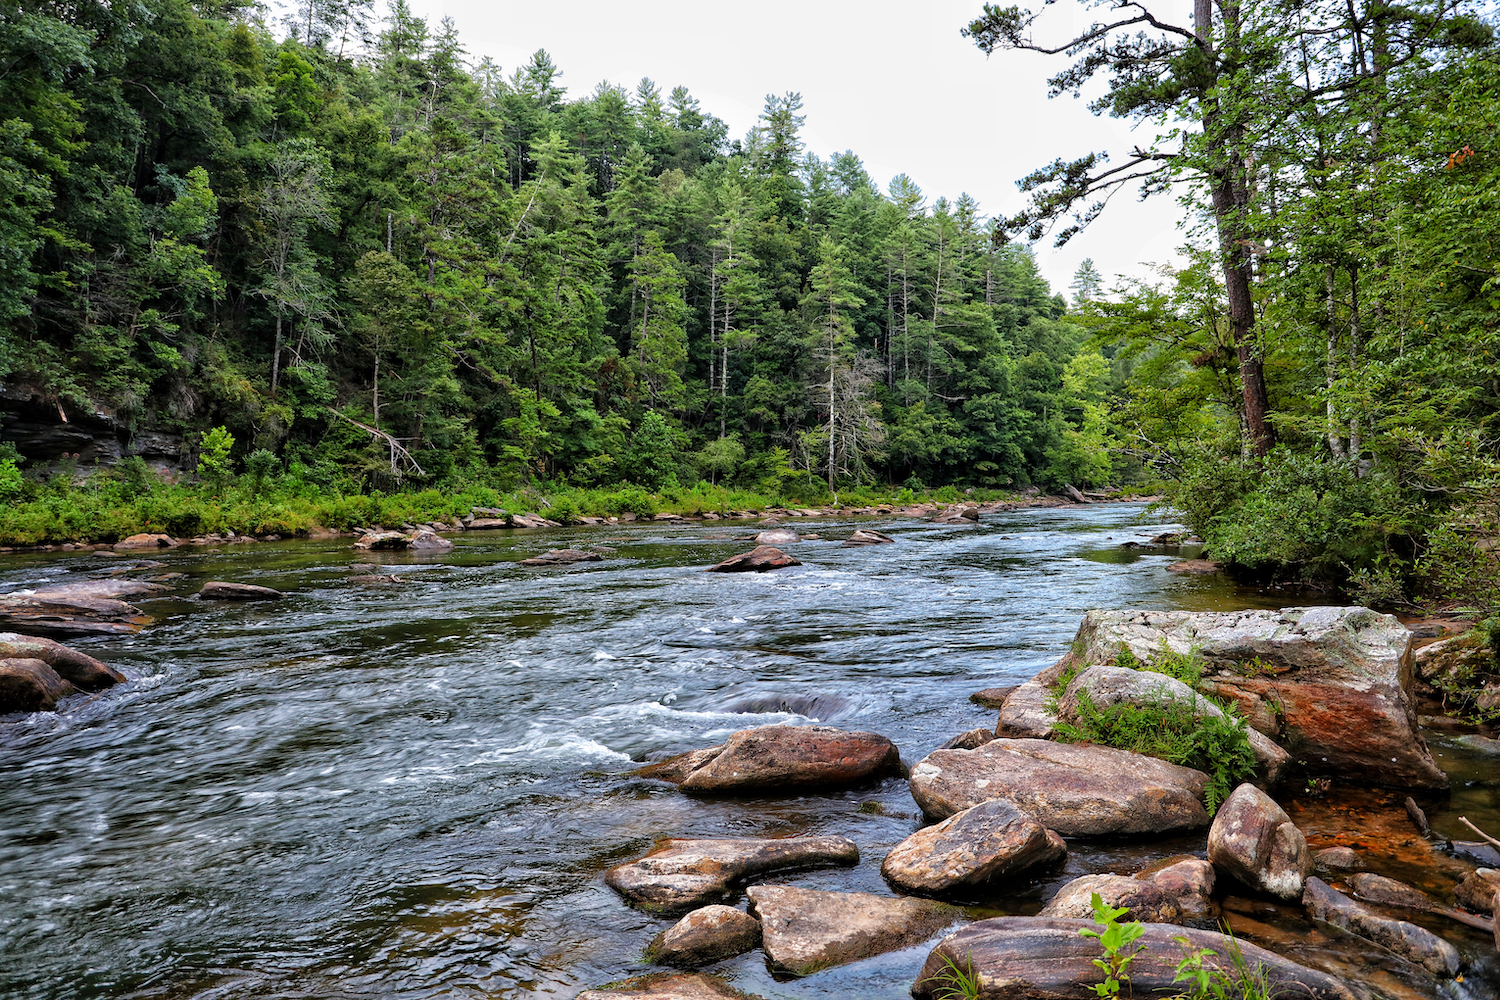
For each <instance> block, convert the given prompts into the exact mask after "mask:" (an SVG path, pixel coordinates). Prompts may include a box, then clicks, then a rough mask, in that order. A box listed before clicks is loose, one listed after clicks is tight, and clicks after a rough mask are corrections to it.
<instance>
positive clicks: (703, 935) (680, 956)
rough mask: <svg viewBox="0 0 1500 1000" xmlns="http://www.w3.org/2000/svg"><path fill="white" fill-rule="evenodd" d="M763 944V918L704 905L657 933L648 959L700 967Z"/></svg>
mask: <svg viewBox="0 0 1500 1000" xmlns="http://www.w3.org/2000/svg"><path fill="white" fill-rule="evenodd" d="M759 944H760V921H759V920H756V919H755V918H754V917H752V916H750V915H749V914H748V913H745V912H744V911H742V910H736V909H735V908H734V907H732V906H721V905H718V904H714V905H713V906H704V907H701V908H699V909H696V910H694V911H693V912H692V913H689V914H688V915H687V916H685V917H683V918H682V919H681V920H679V921H677V923H675V924H673V925H672V926H671V927H669V928H667V929H666V930H665V931H662V932H661V933H660V934H658V935H657V936H656V939H655V940H654V941H652V942H651V944H650V945H648V946H647V948H646V960H647V961H649V962H654V963H656V964H657V965H672V966H676V967H677V968H679V969H696V968H698V967H699V966H703V965H708V964H709V963H711V962H717V961H719V960H720V959H724V958H733V957H734V956H735V955H743V954H744V953H745V952H747V951H749V950H750V949H752V948H754V947H756V946H757V945H759Z"/></svg>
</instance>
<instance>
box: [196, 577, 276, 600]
mask: <svg viewBox="0 0 1500 1000" xmlns="http://www.w3.org/2000/svg"><path fill="white" fill-rule="evenodd" d="M198 596H199V597H201V598H203V599H204V600H206V601H279V600H281V598H283V597H285V596H286V595H285V594H283V593H282V592H281V591H279V590H273V589H271V588H270V587H257V586H255V585H254V584H252V583H226V582H225V581H223V580H210V581H208V582H207V583H205V584H204V585H203V589H202V590H200V591H198Z"/></svg>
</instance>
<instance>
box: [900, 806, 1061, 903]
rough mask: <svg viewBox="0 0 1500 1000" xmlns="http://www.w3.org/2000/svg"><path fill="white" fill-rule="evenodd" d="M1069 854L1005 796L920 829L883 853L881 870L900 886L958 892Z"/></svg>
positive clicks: (922, 892)
mask: <svg viewBox="0 0 1500 1000" xmlns="http://www.w3.org/2000/svg"><path fill="white" fill-rule="evenodd" d="M1067 856H1068V848H1067V845H1066V844H1064V843H1063V839H1062V838H1061V837H1059V836H1058V835H1057V834H1055V833H1053V832H1052V831H1051V830H1048V829H1047V828H1046V827H1044V826H1042V824H1040V823H1038V822H1037V821H1036V820H1034V819H1032V818H1031V817H1030V816H1028V815H1026V814H1025V813H1024V812H1022V811H1021V810H1019V809H1017V808H1016V807H1015V805H1014V804H1013V803H1011V802H1010V801H1008V800H1006V799H991V800H990V801H989V802H981V803H979V805H977V806H972V807H971V808H968V809H965V810H963V811H962V812H958V813H954V814H953V815H952V816H949V817H948V818H947V819H945V820H943V821H942V822H941V823H938V824H937V825H936V826H929V827H926V828H925V829H922V830H918V831H917V832H916V833H914V834H912V835H911V836H910V837H907V838H906V839H905V840H903V841H902V842H901V843H899V844H897V845H896V846H895V848H894V849H892V851H891V852H890V853H889V854H887V855H886V856H885V861H884V862H883V863H882V864H881V866H880V873H881V874H882V875H884V876H885V879H886V881H887V882H889V883H890V884H891V885H893V886H895V887H896V888H897V889H898V890H900V891H901V892H907V893H912V894H915V895H919V896H940V895H944V894H947V893H954V892H962V891H964V890H970V889H974V888H977V887H979V886H982V885H985V884H987V883H989V882H993V881H995V880H997V879H1001V878H1005V877H1006V876H1009V875H1014V874H1016V873H1018V872H1022V871H1025V870H1027V869H1028V868H1035V867H1038V866H1040V865H1050V864H1056V863H1057V862H1060V861H1062V860H1063V859H1065V858H1066V857H1067Z"/></svg>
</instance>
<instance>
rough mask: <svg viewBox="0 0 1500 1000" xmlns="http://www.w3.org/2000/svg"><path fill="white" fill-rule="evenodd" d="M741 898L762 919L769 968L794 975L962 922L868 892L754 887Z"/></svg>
mask: <svg viewBox="0 0 1500 1000" xmlns="http://www.w3.org/2000/svg"><path fill="white" fill-rule="evenodd" d="M745 894H746V895H747V896H749V897H750V906H751V909H752V910H753V912H754V913H755V914H756V915H757V916H759V917H760V924H761V940H762V943H763V945H764V947H765V950H766V958H767V959H768V960H769V961H770V963H771V966H772V968H774V969H776V970H777V971H779V972H786V973H790V974H792V975H794V976H806V975H810V974H811V973H814V972H817V971H818V970H819V969H827V968H831V967H833V966H836V965H844V964H845V963H848V962H854V961H857V960H859V959H862V958H870V957H872V956H874V955H883V954H885V953H886V952H888V951H895V950H897V949H899V948H906V947H910V946H911V945H914V944H917V943H919V942H921V941H925V940H927V939H928V938H930V937H932V936H933V935H935V934H937V933H938V932H940V931H941V930H943V929H944V928H945V927H948V926H950V925H952V924H953V923H954V922H955V921H957V920H960V919H962V918H963V914H962V912H960V911H959V910H956V909H954V908H953V907H951V906H946V905H944V904H942V903H935V902H932V901H931V900H924V899H887V898H886V897H884V896H876V895H872V894H871V893H867V892H818V891H816V890H813V889H794V888H791V887H790V886H782V885H756V886H751V887H750V889H748V890H747V891H746V893H745Z"/></svg>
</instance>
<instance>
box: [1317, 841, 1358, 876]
mask: <svg viewBox="0 0 1500 1000" xmlns="http://www.w3.org/2000/svg"><path fill="white" fill-rule="evenodd" d="M1364 866H1365V863H1364V862H1363V861H1361V860H1360V857H1359V853H1358V852H1357V851H1355V850H1354V849H1353V848H1349V847H1325V848H1323V850H1321V851H1319V852H1318V853H1316V854H1314V855H1313V868H1314V869H1315V870H1317V871H1320V872H1357V871H1359V870H1360V869H1361V868H1363V867H1364Z"/></svg>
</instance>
